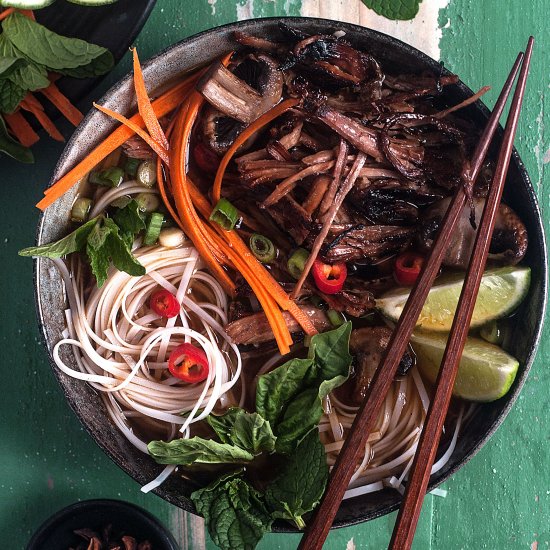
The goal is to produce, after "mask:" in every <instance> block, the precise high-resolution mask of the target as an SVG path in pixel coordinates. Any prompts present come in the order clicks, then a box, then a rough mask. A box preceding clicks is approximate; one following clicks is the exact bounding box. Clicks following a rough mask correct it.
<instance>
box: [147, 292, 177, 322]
mask: <svg viewBox="0 0 550 550" xmlns="http://www.w3.org/2000/svg"><path fill="white" fill-rule="evenodd" d="M149 307H150V308H151V309H152V310H153V311H154V312H155V313H156V314H157V315H160V316H161V317H166V318H167V319H169V318H170V317H175V316H176V315H177V314H178V313H179V312H180V308H181V306H180V303H179V302H178V300H177V298H176V297H175V296H174V295H173V294H172V293H171V292H168V291H167V290H165V289H164V288H163V289H161V290H157V291H156V292H153V294H151V298H149Z"/></svg>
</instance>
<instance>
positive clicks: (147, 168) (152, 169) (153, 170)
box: [136, 160, 157, 187]
mask: <svg viewBox="0 0 550 550" xmlns="http://www.w3.org/2000/svg"><path fill="white" fill-rule="evenodd" d="M136 179H137V180H138V182H139V183H141V185H145V187H153V185H155V183H157V167H156V164H155V161H154V160H144V161H143V162H142V163H141V164H140V165H139V166H138V169H137V172H136Z"/></svg>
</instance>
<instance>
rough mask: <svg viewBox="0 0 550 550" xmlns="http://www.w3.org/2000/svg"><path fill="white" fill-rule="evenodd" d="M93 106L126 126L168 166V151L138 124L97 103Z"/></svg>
mask: <svg viewBox="0 0 550 550" xmlns="http://www.w3.org/2000/svg"><path fill="white" fill-rule="evenodd" d="M93 106H94V107H95V108H96V109H99V110H100V111H101V112H102V113H105V114H106V115H109V116H110V117H111V118H114V119H115V120H118V121H119V122H121V123H122V124H124V125H125V126H128V128H130V130H132V131H133V132H134V133H135V134H137V135H138V136H139V137H140V138H141V139H142V140H143V141H145V143H147V145H149V147H151V149H153V151H154V152H155V153H156V154H157V155H158V156H159V157H160V158H161V159H162V160H163V162H164V163H165V164H170V158H169V157H168V151H167V150H166V149H165V148H164V147H163V146H162V145H161V144H160V143H159V142H158V141H156V140H154V139H153V138H152V137H151V136H150V135H149V134H148V133H147V132H145V131H144V130H142V129H141V128H140V126H139V124H136V123H135V122H133V121H132V120H130V119H129V118H126V117H125V116H123V115H121V114H120V113H117V112H116V111H112V110H111V109H109V108H107V107H104V106H103V105H98V104H97V103H94V104H93Z"/></svg>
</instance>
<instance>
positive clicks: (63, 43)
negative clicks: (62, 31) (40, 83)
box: [2, 12, 112, 71]
mask: <svg viewBox="0 0 550 550" xmlns="http://www.w3.org/2000/svg"><path fill="white" fill-rule="evenodd" d="M2 29H3V30H4V33H5V34H6V37H7V38H8V39H9V40H10V42H11V43H12V44H13V45H14V46H15V47H16V48H17V49H18V50H20V51H21V52H22V53H23V54H25V55H26V56H27V57H28V58H29V59H31V60H32V61H34V62H35V63H38V64H39V65H44V66H45V67H48V68H49V69H53V70H56V71H61V70H66V69H74V68H76V67H82V66H86V65H90V64H91V63H93V62H94V60H96V59H98V58H100V57H101V56H104V58H105V57H106V56H107V55H111V54H110V53H109V52H108V50H107V49H106V48H102V47H101V46H97V45H95V44H90V43H88V42H86V41H85V40H80V39H78V38H67V37H65V36H61V35H59V34H57V33H54V32H52V31H50V30H49V29H47V28H46V27H44V26H43V25H40V24H39V23H37V22H36V21H33V20H32V19H29V18H28V17H25V16H24V15H21V14H20V13H17V12H15V13H13V14H12V15H11V16H10V17H8V18H6V19H4V21H3V22H2ZM111 58H112V56H111ZM111 66H112V65H111Z"/></svg>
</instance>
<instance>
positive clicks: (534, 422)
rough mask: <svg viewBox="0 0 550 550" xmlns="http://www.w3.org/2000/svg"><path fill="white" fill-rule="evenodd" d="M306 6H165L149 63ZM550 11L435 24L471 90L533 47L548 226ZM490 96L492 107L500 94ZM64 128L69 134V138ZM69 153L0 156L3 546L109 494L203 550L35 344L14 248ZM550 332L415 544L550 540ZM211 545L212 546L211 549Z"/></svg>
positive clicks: (532, 137)
mask: <svg viewBox="0 0 550 550" xmlns="http://www.w3.org/2000/svg"><path fill="white" fill-rule="evenodd" d="M305 1H307V0H305ZM315 1H317V0H315ZM358 1H359V0H339V1H338V2H334V4H333V5H335V4H338V6H340V9H341V7H342V6H344V7H345V6H346V4H348V5H349V6H350V9H351V8H354V9H355V8H356V4H355V3H356V2H358ZM424 1H425V2H428V1H431V0H424ZM309 2H310V3H311V0H309ZM328 2H329V0H319V6H320V9H321V8H323V9H324V10H329V9H330V4H329V3H328ZM327 6H328V7H327ZM300 8H301V3H300V0H254V1H253V2H252V1H251V0H247V1H246V2H245V1H243V0H237V1H235V0H217V1H214V0H209V1H208V0H186V1H185V2H182V1H181V0H159V1H158V4H157V6H156V8H155V10H154V11H153V13H152V16H151V18H150V19H149V21H148V22H147V24H146V26H145V28H144V30H143V32H142V33H141V35H140V37H139V38H138V40H137V44H138V46H139V49H140V54H141V57H142V59H145V58H147V57H148V56H150V55H152V54H154V53H156V52H157V51H159V50H160V49H161V48H163V47H165V46H167V45H169V44H171V43H173V42H175V41H177V40H179V39H181V38H184V37H186V36H189V35H191V34H193V33H195V32H197V31H200V30H203V29H206V28H210V27H212V26H214V25H217V24H222V23H226V22H230V21H233V20H235V19H237V17H250V16H272V15H283V14H288V15H300ZM548 8H550V5H549V3H548V0H533V1H532V2H526V1H524V0H506V1H505V2H502V0H485V1H483V2H479V1H477V0H451V1H450V3H449V5H448V6H447V7H446V8H445V9H443V10H442V11H441V12H440V16H439V17H440V26H441V27H442V28H443V36H442V39H441V44H440V45H441V57H442V59H443V60H444V61H445V63H446V65H447V66H448V67H449V68H450V69H451V70H454V71H456V72H458V74H460V75H461V77H462V79H463V80H464V81H465V82H466V83H468V84H469V85H470V86H471V87H472V88H477V87H479V86H481V85H482V84H486V83H493V84H494V85H495V87H498V86H499V84H500V83H501V82H502V81H503V79H504V77H505V74H506V72H507V70H508V67H509V65H510V64H511V60H512V59H513V57H514V56H515V53H516V52H517V51H518V50H519V49H520V48H522V47H523V46H524V44H525V42H526V39H527V37H528V35H529V34H534V35H535V37H536V38H537V45H536V50H535V54H534V58H533V67H532V72H531V78H530V83H529V89H528V92H527V97H526V101H525V108H524V112H523V115H522V122H521V126H520V129H519V132H518V139H517V140H516V144H517V147H518V149H519V152H520V154H521V156H522V157H523V159H524V161H525V163H526V165H527V168H528V170H529V172H530V174H531V177H532V179H533V182H534V185H535V187H536V189H537V192H538V196H539V199H540V203H541V208H542V211H543V214H544V219H545V222H546V226H547V227H548V222H549V221H550V204H549V197H550V178H549V177H548V169H547V166H546V165H545V162H546V163H547V162H549V161H550V152H549V145H550V138H549V136H548V130H547V129H548V128H549V127H550V119H549V111H548V106H547V105H548V103H547V102H548V99H549V97H550V96H549V94H548V88H549V84H550V79H549V63H548V60H549V59H550V45H549V42H548V39H549V38H550V36H549V30H550V28H549V23H548V21H549V18H548V11H549V10H548ZM324 13H326V11H325V12H324ZM129 66H130V64H129V59H128V58H126V59H124V61H123V62H122V63H121V64H120V65H119V66H118V67H117V68H116V69H115V71H113V73H112V75H110V77H109V79H108V82H107V83H105V84H104V85H102V86H101V90H100V91H101V92H102V91H104V90H105V89H106V88H107V86H108V84H109V83H112V82H114V81H116V79H117V78H119V77H120V76H121V75H123V74H124V73H125V72H126V71H128V69H129ZM97 95H98V92H97V93H95V94H94V97H97ZM487 97H488V99H487V102H488V104H489V105H492V103H493V101H494V99H495V97H496V92H491V94H490V95H488V96H487ZM90 99H91V98H90ZM545 102H546V104H545ZM89 106H90V102H89V101H88V102H87V103H85V104H84V108H85V109H87V108H89ZM65 130H66V135H69V132H70V129H69V128H68V127H66V128H65ZM61 150H62V145H60V144H56V143H53V142H51V141H49V140H47V139H43V140H42V141H41V143H40V144H39V145H38V147H36V148H35V155H36V164H35V165H34V166H21V165H18V164H16V163H14V162H12V161H11V160H9V159H7V158H6V157H1V158H0V163H1V165H2V183H1V193H2V200H1V204H2V215H1V218H0V223H1V232H0V238H1V240H0V246H1V250H2V269H1V271H0V289H1V292H2V300H1V302H0V303H1V306H2V311H1V319H2V331H1V335H0V342H1V344H2V350H3V360H2V362H1V367H0V368H1V372H2V381H3V386H4V390H5V391H3V392H2V396H1V398H0V412H1V417H0V418H1V421H0V457H1V460H2V466H1V467H0V535H1V538H0V542H1V543H0V546H1V547H2V548H10V549H11V548H13V549H18V548H23V547H24V545H25V543H26V541H27V540H28V538H29V537H30V535H31V534H32V532H33V530H34V529H35V528H36V527H38V525H39V524H40V523H41V522H42V521H43V520H44V519H46V518H47V517H48V516H49V515H50V514H51V513H53V512H54V511H56V510H57V509H59V508H61V507H63V506H65V505H67V504H70V503H72V502H74V501H76V500H79V499H86V498H101V497H108V498H122V499H125V500H129V501H132V502H135V503H137V504H139V505H141V506H143V507H145V508H147V509H149V510H150V511H152V512H153V513H154V514H156V515H157V516H158V517H159V518H160V519H161V520H162V521H164V522H165V523H166V524H168V525H170V526H171V528H172V529H173V530H174V532H175V533H176V534H177V535H178V536H179V537H181V540H184V539H185V540H191V539H193V540H194V541H195V543H194V546H193V547H194V548H197V549H200V548H204V545H203V544H204V543H201V541H200V524H198V523H197V522H192V521H190V518H188V517H185V516H184V515H183V514H181V513H180V512H179V511H178V510H177V509H176V508H173V507H171V506H169V505H168V504H166V503H165V502H164V501H162V500H161V499H159V498H158V497H156V496H154V495H143V494H141V493H140V491H139V487H138V486H137V485H136V484H135V483H134V482H133V481H132V480H131V479H129V478H128V477H127V476H126V475H125V474H124V473H123V472H122V471H121V470H119V469H118V468H117V467H116V466H115V465H114V464H113V463H112V462H111V461H110V460H109V459H108V458H107V457H106V456H105V455H104V454H103V453H102V451H100V450H99V448H98V447H97V446H96V445H95V444H94V443H93V442H92V441H91V439H90V438H89V437H88V436H87V434H86V433H85V431H84V430H83V429H82V427H81V426H80V424H79V422H78V421H77V420H76V418H75V417H74V416H73V414H72V413H71V411H70V410H69V408H68V406H67V405H66V404H65V402H64V400H63V397H62V394H61V391H60V390H59V388H58V386H57V384H56V382H55V380H54V377H53V375H52V373H51V371H50V367H49V366H48V363H47V360H46V355H45V352H44V351H43V350H42V348H41V347H40V345H39V342H38V330H37V326H36V320H35V315H34V304H33V290H32V265H31V262H30V261H29V260H26V259H23V258H18V257H17V256H16V252H17V250H19V249H20V248H22V247H24V246H27V245H29V244H31V243H32V242H33V239H34V228H35V224H36V220H37V216H38V214H37V211H36V210H35V208H34V207H33V204H34V202H36V200H37V198H38V197H39V196H41V190H42V189H43V187H44V186H45V185H46V183H47V181H48V179H49V176H50V173H51V172H52V170H53V167H54V164H55V162H56V158H57V156H58V155H59V154H60V152H61ZM549 334H550V333H549V330H548V328H547V330H546V331H545V335H544V337H543V341H542V344H541V347H540V349H539V354H538V357H537V360H536V362H535V364H534V366H533V369H532V371H531V375H530V377H529V380H528V381H527V384H526V386H525V388H524V391H523V393H522V395H521V396H520V398H519V401H518V402H517V404H516V406H515V407H514V409H513V410H512V412H511V413H510V415H509V417H508V419H507V420H506V422H505V424H504V425H503V426H502V427H501V429H500V430H499V431H498V432H497V434H496V435H495V436H494V437H493V438H492V440H491V441H490V442H489V444H488V445H487V446H486V447H485V448H484V449H483V450H482V451H481V452H480V453H479V454H478V455H477V456H476V457H475V458H474V459H473V460H472V461H471V462H470V463H469V464H468V465H467V466H466V467H465V468H464V469H463V470H462V471H460V472H459V473H458V474H457V475H455V476H454V477H453V478H452V479H451V480H450V481H449V482H447V483H446V484H445V485H444V488H445V489H447V491H448V495H447V498H445V499H442V498H439V497H433V496H428V497H427V499H426V501H425V505H424V510H423V514H422V517H421V521H420V525H419V529H418V533H417V537H416V540H415V548H416V549H438V550H455V549H456V550H459V549H465V550H466V549H468V550H469V549H473V548H475V549H478V548H487V549H508V548H510V549H515V548H518V549H520V548H525V549H529V548H531V549H532V550H535V549H536V548H537V547H538V548H539V549H541V548H547V547H548V546H549V545H550V431H549V428H548V421H547V414H548V411H549V410H550V390H549V388H550V374H549V372H550V371H549V363H550V341H549V339H548V338H549ZM394 519H395V517H394V515H391V516H388V517H385V518H381V519H379V520H376V521H373V522H370V523H368V524H364V525H361V526H355V527H352V528H347V529H341V530H338V531H336V532H333V533H332V534H331V535H330V537H329V539H328V542H327V545H326V547H327V548H330V549H342V550H344V549H346V547H349V548H352V545H351V544H349V545H348V543H349V541H350V540H351V539H352V538H353V542H354V544H355V547H356V548H361V549H367V548H368V549H379V548H384V547H385V545H386V544H387V541H388V540H389V534H390V533H391V529H392V525H393V521H394ZM297 540H298V538H297V536H288V535H269V536H267V537H266V538H265V539H264V541H262V543H261V544H260V546H259V548H261V549H264V550H267V549H276V548H277V549H291V548H295V547H296V544H297ZM206 547H207V548H214V546H213V545H212V543H211V542H208V541H207V542H206Z"/></svg>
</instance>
